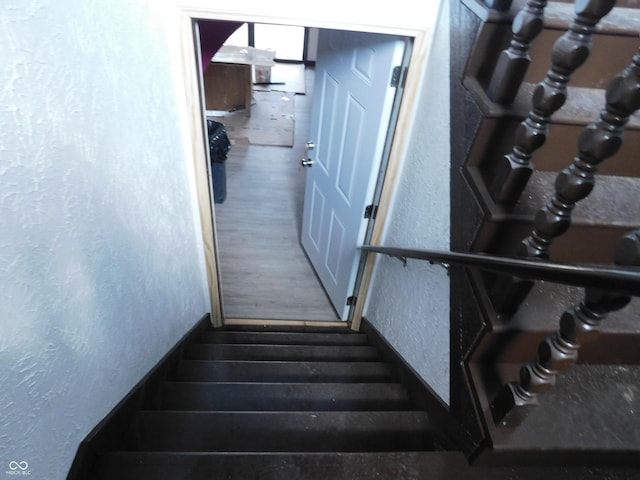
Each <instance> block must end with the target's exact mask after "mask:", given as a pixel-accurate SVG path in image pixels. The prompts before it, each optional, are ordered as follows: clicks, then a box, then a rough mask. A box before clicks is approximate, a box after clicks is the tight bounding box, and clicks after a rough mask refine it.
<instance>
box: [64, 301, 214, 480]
mask: <svg viewBox="0 0 640 480" xmlns="http://www.w3.org/2000/svg"><path fill="white" fill-rule="evenodd" d="M210 326H211V315H210V314H209V313H207V314H206V315H204V316H203V317H202V318H201V319H200V320H199V321H198V323H196V325H195V326H194V327H193V328H192V329H191V330H189V332H187V333H186V334H185V335H184V336H183V337H182V339H180V340H179V341H178V343H176V345H175V346H174V347H173V348H172V349H171V350H170V351H169V352H168V353H167V354H166V355H165V356H164V357H162V359H161V360H160V361H159V362H158V363H157V364H156V365H155V366H154V367H153V368H152V369H151V370H150V371H149V373H147V374H146V375H145V376H144V377H143V378H142V380H140V381H139V382H138V383H137V384H136V386H135V387H133V389H131V391H130V392H129V393H128V394H127V395H126V396H125V397H124V398H123V399H122V400H121V401H120V402H119V403H118V404H117V405H116V406H115V407H114V409H113V410H111V412H109V413H108V414H107V416H106V417H105V418H104V419H103V420H102V421H101V422H100V423H99V424H98V425H97V426H96V427H95V428H94V429H93V430H92V431H91V432H90V433H89V435H87V437H86V438H85V439H84V440H83V441H82V442H81V443H80V445H79V446H78V450H77V452H76V456H75V458H74V460H73V463H72V464H71V468H70V469H69V473H68V475H67V480H85V479H88V478H89V475H90V472H91V468H92V467H93V464H94V462H95V460H96V458H97V457H98V456H99V455H100V454H101V453H102V452H105V451H108V450H116V449H118V448H122V447H126V442H127V438H128V436H129V429H130V428H131V425H132V423H133V419H134V417H135V415H136V413H137V412H138V411H139V410H140V409H141V408H143V407H144V406H145V405H146V404H147V402H150V401H151V399H152V397H153V392H155V391H156V390H157V388H158V387H159V386H160V383H161V382H162V381H163V380H164V379H165V378H167V376H170V375H171V372H172V371H173V370H174V369H175V368H177V366H178V362H179V361H180V358H181V357H182V351H183V348H184V347H185V346H186V345H188V344H189V343H190V342H192V341H193V340H195V338H196V337H197V336H198V335H199V334H200V333H201V332H202V331H204V330H206V329H207V328H209V327H210Z"/></svg>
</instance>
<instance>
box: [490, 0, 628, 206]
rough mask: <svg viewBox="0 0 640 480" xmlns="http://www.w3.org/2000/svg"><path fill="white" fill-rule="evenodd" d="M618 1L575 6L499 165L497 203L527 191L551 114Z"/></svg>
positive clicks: (510, 201)
mask: <svg viewBox="0 0 640 480" xmlns="http://www.w3.org/2000/svg"><path fill="white" fill-rule="evenodd" d="M615 3H616V0H584V1H579V2H576V3H575V17H574V19H573V21H572V22H571V25H570V26H569V29H568V30H567V31H566V32H565V33H564V34H563V35H562V36H561V37H560V38H559V39H558V40H557V41H556V43H555V44H554V46H553V50H552V53H551V58H552V62H553V63H552V66H551V68H550V69H549V71H548V72H547V75H546V77H545V79H544V80H543V81H542V82H541V83H539V84H538V85H537V86H536V88H535V90H534V93H533V97H532V99H531V105H532V108H531V110H530V111H529V114H528V116H527V118H526V119H525V120H524V121H523V122H522V123H521V124H520V125H519V127H518V129H517V130H516V135H515V142H514V146H513V149H512V151H511V153H509V154H508V155H505V156H504V157H503V159H502V163H500V164H499V166H498V169H497V172H496V174H495V177H494V180H493V182H492V184H491V185H490V187H489V192H490V194H491V196H492V198H493V199H494V201H495V202H497V203H500V204H503V205H514V204H515V203H517V201H518V200H519V198H520V195H521V194H522V192H523V191H524V188H525V186H526V185H527V182H528V181H529V178H530V177H531V174H532V173H533V169H534V165H533V162H532V160H531V159H532V157H533V154H534V152H535V151H536V150H538V149H539V148H540V147H542V145H544V143H545V142H546V138H547V134H548V130H549V121H550V119H551V115H552V114H553V113H555V112H556V111H557V110H559V109H560V108H561V107H562V106H563V105H564V103H565V101H566V99H567V85H568V83H569V80H570V79H571V76H572V75H573V73H574V72H575V71H576V70H577V69H578V68H579V67H580V66H581V65H582V64H583V63H584V62H585V61H586V60H587V58H588V57H589V54H590V51H591V36H592V33H593V31H594V29H595V27H596V25H597V24H598V23H599V22H600V20H601V19H602V17H604V16H605V15H606V14H607V13H609V12H610V11H611V9H612V8H613V7H614V5H615Z"/></svg>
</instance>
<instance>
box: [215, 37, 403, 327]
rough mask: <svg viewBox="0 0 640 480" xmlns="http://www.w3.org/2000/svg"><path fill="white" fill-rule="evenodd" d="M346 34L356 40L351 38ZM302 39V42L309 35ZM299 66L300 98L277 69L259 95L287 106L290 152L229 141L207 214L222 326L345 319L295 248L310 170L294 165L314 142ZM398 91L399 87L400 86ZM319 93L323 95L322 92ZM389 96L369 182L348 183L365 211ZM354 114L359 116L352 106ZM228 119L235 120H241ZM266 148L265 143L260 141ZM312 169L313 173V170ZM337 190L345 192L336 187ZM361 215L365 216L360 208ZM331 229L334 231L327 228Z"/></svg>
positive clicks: (367, 227)
mask: <svg viewBox="0 0 640 480" xmlns="http://www.w3.org/2000/svg"><path fill="white" fill-rule="evenodd" d="M306 31H307V30H306V29H305V32H306ZM353 33H354V35H359V34H358V33H357V32H353ZM361 34H362V35H366V34H364V33H361ZM305 38H308V34H307V35H305ZM404 41H405V46H406V45H408V44H410V42H411V39H410V38H405V39H404ZM408 50H409V51H406V50H405V51H404V52H403V53H402V57H403V58H402V59H401V60H402V62H405V63H407V64H408V59H409V56H410V49H408ZM308 56H312V57H313V56H315V52H311V54H310V55H309V52H308V51H307V50H305V52H304V54H303V57H308ZM363 58H364V60H363ZM365 60H366V61H365ZM368 61H369V59H368V58H365V57H360V60H358V62H359V63H358V65H356V70H358V69H360V70H359V72H360V73H359V74H362V72H365V71H366V68H368V63H367V62H368ZM300 66H301V67H302V69H301V70H300V71H301V72H302V73H301V75H302V77H303V78H302V82H303V92H299V91H298V92H296V91H293V92H287V89H288V86H287V83H288V82H287V81H285V82H279V81H278V76H277V75H278V74H277V67H276V68H274V71H273V72H272V82H270V85H269V86H267V88H266V91H268V92H271V93H275V95H274V96H275V97H278V96H279V97H281V98H282V99H288V100H284V101H285V103H286V102H288V101H290V102H291V103H292V104H293V108H292V111H293V114H292V116H293V125H294V126H293V132H292V142H291V144H290V145H273V144H271V145H264V144H261V143H264V142H262V141H261V140H257V141H251V140H249V139H245V140H242V139H237V138H236V139H235V140H232V143H233V145H232V147H231V150H230V152H229V158H228V160H227V162H226V170H227V172H226V173H227V179H226V182H227V197H226V199H225V201H224V202H223V203H220V204H216V205H215V214H214V218H215V231H216V237H217V238H216V242H215V243H216V244H217V253H218V265H217V268H218V271H219V276H220V279H221V285H220V290H221V298H222V306H223V312H224V313H223V315H224V319H225V321H226V320H229V319H234V320H237V319H241V320H244V319H249V320H251V319H254V320H292V321H293V320H304V321H319V322H331V321H336V320H341V321H344V320H347V319H348V318H347V315H345V311H344V310H342V311H340V312H338V311H337V309H336V307H335V302H334V305H333V306H332V304H331V302H330V301H329V299H328V297H327V293H326V290H327V289H326V286H323V284H322V282H320V281H319V278H318V275H317V274H316V272H315V271H314V268H313V266H312V265H311V264H310V263H309V258H308V256H307V252H305V251H304V250H303V248H302V247H301V245H300V237H301V229H302V225H303V215H304V213H303V212H304V209H303V204H304V202H305V199H304V197H305V190H308V188H309V187H308V185H305V183H306V180H305V179H306V177H307V176H308V173H309V170H308V169H304V168H302V167H301V166H300V163H301V160H302V159H308V155H309V151H308V148H309V147H308V143H307V142H308V141H309V140H314V141H315V140H316V139H312V138H311V136H312V135H311V132H310V129H311V128H312V123H313V120H312V110H314V108H313V103H314V95H315V94H316V93H317V90H316V89H317V85H315V83H316V78H315V76H316V72H315V69H314V68H313V67H306V68H305V67H304V65H303V64H302V63H301V64H300ZM364 76H366V75H364ZM389 76H390V77H391V78H392V80H391V81H393V77H394V76H395V77H396V81H398V78H397V77H398V74H397V72H396V73H395V75H394V73H393V72H391V71H390V72H389ZM279 83H284V84H285V85H284V86H283V87H282V88H273V86H274V84H279ZM398 83H399V84H400V86H401V81H400V82H398ZM256 87H257V85H255V86H254V88H253V90H252V105H251V117H253V116H254V112H255V111H256V109H257V108H258V107H259V105H258V97H260V98H262V97H263V95H262V93H263V92H264V91H265V88H264V86H261V87H263V88H261V89H257V88H256ZM322 88H323V89H324V86H323V87H322ZM394 88H396V91H395V92H396V93H395V94H394V95H393V102H392V105H390V106H389V108H388V111H387V112H386V113H385V115H386V119H385V120H383V122H382V123H383V124H384V129H383V130H381V135H378V134H374V135H373V137H374V138H370V139H369V140H370V141H371V142H373V143H377V144H379V145H378V147H379V148H378V149H377V150H376V152H377V153H376V157H377V158H376V161H375V162H374V165H375V166H374V167H372V168H371V169H370V170H369V171H368V177H369V178H366V179H363V178H348V179H347V180H348V181H349V182H350V184H349V185H350V186H353V184H367V186H366V188H365V190H367V193H366V195H367V197H368V200H367V201H368V202H371V203H372V204H376V203H377V199H378V198H379V196H380V193H381V186H382V183H383V181H384V171H385V169H386V163H385V162H384V161H381V160H382V157H387V158H388V156H389V152H390V150H391V140H392V139H393V133H394V129H395V124H396V121H397V117H398V112H399V108H400V98H401V95H402V90H401V88H398V85H396V86H395V87H394ZM323 91H324V90H323ZM325 104H326V102H325ZM354 105H355V104H354ZM357 106H358V108H359V106H360V105H359V103H358V104H357ZM365 113H366V112H365V110H363V111H362V112H360V115H361V116H365ZM233 114H234V115H237V114H241V115H242V114H243V112H242V111H238V112H233ZM205 115H206V116H207V118H210V117H213V116H215V113H212V112H210V111H206V112H205ZM217 120H222V121H221V123H223V124H224V123H225V120H224V115H223V116H222V118H220V117H218V118H217ZM334 121H336V119H335V118H332V119H331V122H330V123H329V124H327V125H330V126H333V123H334ZM325 123H326V122H325ZM356 127H358V126H357V125H356ZM356 127H354V126H353V125H351V127H349V126H347V127H344V128H343V129H342V130H341V131H340V132H339V133H340V134H341V135H344V134H345V133H349V134H351V133H353V131H355V130H354V128H356ZM349 128H350V129H351V131H350V130H349ZM250 129H251V127H250ZM345 129H346V130H345ZM356 130H357V128H356ZM316 134H317V132H316ZM360 134H361V135H362V136H363V137H366V136H367V134H369V135H371V132H360ZM325 136H329V137H331V136H332V135H325ZM336 136H337V135H336ZM266 143H270V142H269V141H268V140H267V142H266ZM346 153H347V154H351V155H352V156H355V155H357V148H356V147H353V148H352V149H351V150H349V148H348V147H347V148H346ZM378 157H379V158H378ZM320 163H322V162H320ZM318 169H319V168H318V167H317V168H316V170H318ZM344 178H346V177H344ZM344 178H343V181H344ZM338 183H340V182H338ZM369 184H370V185H369ZM339 186H340V187H341V188H342V187H344V185H342V184H341V185H339ZM214 188H215V187H214ZM342 192H346V189H345V188H342ZM307 201H308V199H307ZM312 210H313V209H312ZM362 210H363V212H362V213H363V214H364V206H363V207H362ZM363 217H364V215H363ZM372 220H373V219H369V221H368V222H363V223H362V225H361V226H358V227H357V228H356V229H357V230H358V232H359V237H360V238H359V239H358V245H361V244H363V243H365V238H364V236H365V235H370V234H371V230H372V228H371V223H370V222H371V221H372ZM334 224H335V222H334ZM330 228H332V229H333V228H334V227H333V225H331V226H330ZM334 236H335V234H334ZM353 248H354V249H355V248H356V247H355V246H354V247H353ZM336 258H338V257H336ZM358 258H359V257H358ZM357 263H358V262H356V264H357ZM360 266H361V267H362V265H360ZM355 276H356V272H355V271H354V273H353V275H352V277H353V278H351V279H350V282H352V283H351V285H350V287H349V288H350V290H349V291H350V292H351V294H353V292H354V288H357V286H356V287H354V285H355V280H356V279H355ZM351 294H350V295H349V296H351Z"/></svg>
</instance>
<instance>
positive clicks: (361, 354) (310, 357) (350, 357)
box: [185, 343, 378, 362]
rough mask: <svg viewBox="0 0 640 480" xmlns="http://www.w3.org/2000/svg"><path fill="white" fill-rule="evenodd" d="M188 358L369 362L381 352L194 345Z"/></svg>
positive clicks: (356, 348) (348, 348)
mask: <svg viewBox="0 0 640 480" xmlns="http://www.w3.org/2000/svg"><path fill="white" fill-rule="evenodd" d="M185 356H186V358H189V359H194V360H296V361H315V360H318V361H335V362H344V361H368V360H371V361H373V360H377V359H378V353H377V351H376V350H375V348H373V347H369V346H324V345H311V346H310V345H252V344H246V345H245V344H199V343H196V344H193V345H190V346H189V347H188V348H187V351H186V354H185Z"/></svg>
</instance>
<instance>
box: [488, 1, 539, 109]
mask: <svg viewBox="0 0 640 480" xmlns="http://www.w3.org/2000/svg"><path fill="white" fill-rule="evenodd" d="M546 6H547V0H529V1H528V2H527V4H526V5H525V7H524V8H523V9H522V10H520V11H519V12H518V14H517V15H516V16H515V18H514V19H513V23H512V24H511V32H512V33H513V36H512V38H511V44H510V45H509V48H507V49H505V50H503V51H502V53H501V54H500V56H499V57H498V61H497V63H496V66H495V68H494V70H493V74H492V75H491V80H490V81H489V86H488V87H487V95H488V97H489V98H490V99H491V100H492V101H493V102H496V103H500V104H503V105H507V104H510V103H512V102H513V100H514V99H515V98H516V95H517V93H518V89H519V88H520V85H521V84H522V81H523V79H524V76H525V75H526V73H527V70H528V69H529V65H530V64H531V57H530V56H529V49H530V48H531V43H532V42H533V40H534V39H535V38H536V37H537V36H538V35H539V34H540V32H541V31H542V28H543V25H544V9H545V7H546Z"/></svg>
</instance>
